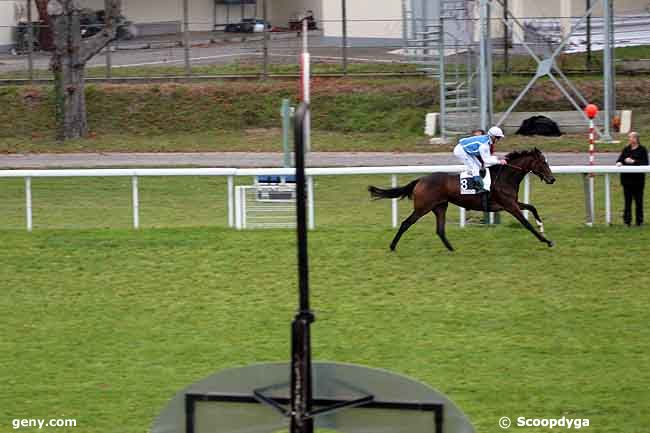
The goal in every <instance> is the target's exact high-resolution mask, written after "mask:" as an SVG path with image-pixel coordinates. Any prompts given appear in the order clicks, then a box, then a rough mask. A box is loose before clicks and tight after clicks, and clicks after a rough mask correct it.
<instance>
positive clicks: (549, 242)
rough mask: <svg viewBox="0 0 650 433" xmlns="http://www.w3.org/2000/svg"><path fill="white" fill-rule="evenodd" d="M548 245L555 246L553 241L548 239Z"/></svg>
mask: <svg viewBox="0 0 650 433" xmlns="http://www.w3.org/2000/svg"><path fill="white" fill-rule="evenodd" d="M547 243H548V247H549V248H553V247H554V246H555V243H554V242H553V241H548V242H547Z"/></svg>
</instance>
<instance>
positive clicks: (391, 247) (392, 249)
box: [390, 245, 395, 253]
mask: <svg viewBox="0 0 650 433" xmlns="http://www.w3.org/2000/svg"><path fill="white" fill-rule="evenodd" d="M390 252H391V253H394V252H395V247H394V246H392V245H391V246H390Z"/></svg>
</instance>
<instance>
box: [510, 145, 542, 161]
mask: <svg viewBox="0 0 650 433" xmlns="http://www.w3.org/2000/svg"><path fill="white" fill-rule="evenodd" d="M540 153H542V152H540V150H539V149H538V148H534V149H533V150H515V151H512V152H510V153H509V154H507V155H506V160H507V161H513V160H516V159H519V158H523V157H524V156H536V155H539V154H540Z"/></svg>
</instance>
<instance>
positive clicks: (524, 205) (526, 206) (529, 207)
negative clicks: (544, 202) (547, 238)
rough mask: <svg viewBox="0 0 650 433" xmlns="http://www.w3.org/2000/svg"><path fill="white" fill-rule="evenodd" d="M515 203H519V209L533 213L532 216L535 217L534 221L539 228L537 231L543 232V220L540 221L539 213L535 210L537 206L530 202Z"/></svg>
mask: <svg viewBox="0 0 650 433" xmlns="http://www.w3.org/2000/svg"><path fill="white" fill-rule="evenodd" d="M517 204H518V205H519V209H522V210H528V211H530V212H531V213H532V214H533V216H534V217H535V222H536V223H537V227H538V228H539V232H540V233H544V222H543V221H542V218H541V217H540V216H539V213H538V212H537V208H536V207H535V206H533V205H532V204H528V203H522V202H517Z"/></svg>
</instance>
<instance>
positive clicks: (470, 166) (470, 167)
mask: <svg viewBox="0 0 650 433" xmlns="http://www.w3.org/2000/svg"><path fill="white" fill-rule="evenodd" d="M454 156H455V157H456V158H458V159H460V160H461V161H462V162H463V164H464V165H465V170H466V171H467V172H468V173H471V175H472V176H479V171H480V170H481V162H480V161H479V160H478V158H477V157H475V156H472V155H470V154H468V153H467V152H465V150H463V146H461V145H460V144H457V145H456V147H454Z"/></svg>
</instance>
